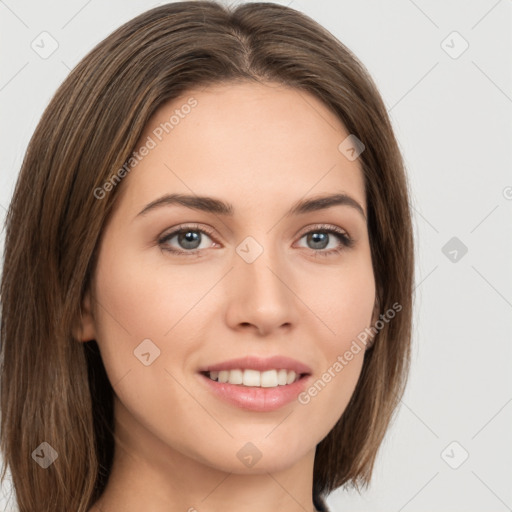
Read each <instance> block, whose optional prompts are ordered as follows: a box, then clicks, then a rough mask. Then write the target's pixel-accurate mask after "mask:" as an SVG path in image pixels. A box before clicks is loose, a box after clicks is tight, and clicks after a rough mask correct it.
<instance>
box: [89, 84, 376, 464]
mask: <svg viewBox="0 0 512 512" xmlns="http://www.w3.org/2000/svg"><path fill="white" fill-rule="evenodd" d="M348 136H349V133H348V132H347V131H346V129H345V128H344V127H343V125H342V124H341V123H340V121H339V120H338V119H337V117H336V116H335V115H334V114H333V113H332V112H331V111H330V110H328V109H327V108H326V107H325V106H324V105H323V104H322V103H321V102H320V101H319V100H317V99H316V98H315V97H313V96H311V95H309V94H307V93H305V92H299V91H296V90H293V89H290V88H285V87H282V86H278V85H276V84H268V85H259V84H249V83H244V84H231V85H223V86H214V87H213V86H211V87H208V88H205V89H198V90H194V91H190V92H189V93H186V94H184V95H183V96H182V97H180V98H179V99H176V100H173V101H172V102H170V103H167V104H165V105H164V106H163V107H161V108H160V109H159V110H158V111H157V112H156V114H155V115H154V116H153V118H152V119H151V121H150V123H148V126H147V127H146V130H145V133H144V134H143V136H142V137H141V138H140V140H139V143H138V144H137V147H136V151H137V155H135V156H134V160H132V164H135V165H134V166H133V167H132V168H131V170H130V171H129V172H128V173H126V176H125V177H124V178H123V179H122V182H121V183H120V184H119V185H117V186H119V187H122V188H123V190H122V194H121V195H120V196H119V197H118V200H119V202H118V203H117V206H116V209H115V211H114V213H113V215H112V217H111V219H110V221H109V223H108V225H107V226H106V228H105V230H104V232H103V235H102V240H101V245H100V252H99V257H98V263H97V267H96V269H95V274H94V276H93V282H92V288H91V292H92V296H89V295H88V296H87V298H86V300H85V303H84V307H85V311H86V312H87V311H88V308H91V310H92V315H90V316H88V315H87V314H86V316H85V317H84V323H83V330H82V339H84V340H86V339H93V338H94V339H96V340H97V342H98V345H99V347H100V351H101V355H102V358H103V361H104V364H105V368H106V371H107V374H108V377H109V379H110V382H111V383H112V385H113V388H114V391H115V395H116V402H115V415H116V421H117V425H118V427H117V428H118V433H120V435H121V433H122V436H123V439H124V441H125V442H126V443H127V445H129V447H130V449H131V450H132V451H133V452H134V453H135V452H138V453H139V455H140V456H141V457H147V458H148V459H150V460H152V461H153V463H158V462H161V463H162V464H163V465H165V464H166V462H165V461H166V460H169V458H172V456H173V455H177V456H180V457H185V458H187V459H190V460H194V461H195V462H196V463H197V462H199V463H201V464H204V465H207V466H209V467H213V468H217V469H221V470H223V471H229V472H232V473H244V472H245V473H247V472H263V471H275V470H279V469H284V468H287V467H291V466H292V465H293V464H295V463H298V462H299V461H300V460H304V459H305V458H307V457H309V458H310V459H309V460H311V457H312V455H313V454H314V449H315V446H316V445H317V443H318V442H320V441H321V440H322V439H323V438H324V437H325V436H326V435H327V434H328V432H329V431H330V430H331V428H332V427H333V426H334V425H335V423H336V422H337V421H338V419H339V418H340V416H341V415H342V413H343V411H344V410H345V408H346V406H347V403H348V401H349V399H350V397H351V395H352V393H353V391H354V388H355V386H356V383H357V380H358V377H359V375H360V371H361V367H362V363H363V358H364V350H361V348H360V346H361V343H359V351H357V350H356V349H355V347H356V346H357V344H356V345H354V340H356V339H357V335H358V334H360V333H361V332H362V331H364V329H365V328H366V327H369V326H370V325H371V322H372V313H373V308H374V302H375V283H374V275H373V270H372V262H371V255H370V246H369V239H368V231H367V224H366V220H365V216H366V211H367V205H366V203H365V189H364V182H363V175H362V171H361V167H360V163H359V159H358V158H355V156H357V153H354V152H351V151H347V144H348V143H349V141H350V139H349V140H348V141H345V139H346V138H347V137H348ZM343 141H345V142H343ZM342 143H343V144H342ZM340 144H342V145H341V148H340V149H339V146H340ZM143 148H146V149H143ZM356 150H357V148H356ZM354 155H355V156H354ZM122 174H123V173H121V176H122ZM108 188H109V187H108V186H107V187H105V190H108ZM120 192H121V190H120ZM107 193H109V192H108V191H107ZM335 194H338V195H339V197H338V199H340V200H339V201H337V202H336V201H333V202H330V201H329V200H326V201H325V202H324V203H312V205H311V206H310V207H307V206H305V207H303V208H297V205H298V204H300V203H303V204H307V203H305V202H307V201H310V200H312V199H318V198H320V197H324V196H332V195H335ZM175 195H179V196H182V199H181V200H178V199H176V198H175V199H172V198H173V197H175ZM207 198H208V199H207ZM98 200H106V199H98ZM187 205H188V206H187ZM221 206H222V207H221ZM180 229H181V230H182V232H181V234H180V233H176V231H178V230H180ZM336 231H338V232H339V234H337V233H336ZM347 237H348V239H350V241H351V242H350V243H348V244H347V243H346V240H347ZM91 299H92V300H91ZM271 358H273V359H271ZM235 359H240V360H241V361H235V362H233V361H232V360H235ZM209 370H211V371H212V372H213V373H212V374H210V376H208V374H207V373H206V372H208V371H209ZM221 370H223V371H222V372H221ZM228 370H234V371H228ZM245 370H247V371H245ZM292 370H294V371H295V372H296V373H297V375H296V376H294V374H293V373H292ZM216 372H217V373H216ZM216 376H217V378H220V380H221V381H225V380H226V379H228V382H218V381H213V380H212V379H211V377H216ZM297 377H300V378H299V380H298V381H296V382H294V383H292V384H284V382H286V381H287V382H291V381H292V380H294V379H295V378H297ZM240 380H241V381H242V383H241V384H240ZM315 383H316V386H315ZM276 384H277V385H276ZM155 461H156V462H155Z"/></svg>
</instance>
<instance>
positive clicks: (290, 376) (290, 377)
mask: <svg viewBox="0 0 512 512" xmlns="http://www.w3.org/2000/svg"><path fill="white" fill-rule="evenodd" d="M296 376H297V374H296V373H295V372H294V371H293V370H292V371H291V372H288V375H287V376H286V384H291V383H292V382H293V381H294V380H295V377H296Z"/></svg>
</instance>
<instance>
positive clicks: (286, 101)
mask: <svg viewBox="0 0 512 512" xmlns="http://www.w3.org/2000/svg"><path fill="white" fill-rule="evenodd" d="M349 135H350V134H349V133H348V132H347V130H346V128H345V127H344V125H343V124H342V122H341V121H340V120H339V118H338V117H337V116H336V115H335V114H334V112H332V111H331V110H330V109H328V108H327V107H326V106H325V105H324V104H323V102H321V101H320V100H319V99H318V98H316V97H314V96H313V95H311V94H309V93H307V92H304V91H299V90H296V89H293V88H290V87H286V86H282V85H279V84H272V83H270V84H259V83H252V82H251V83H233V84H222V85H215V86H208V87H206V88H198V89H193V90H190V91H188V92H186V93H184V94H183V95H181V96H180V97H178V98H175V99H173V100H172V101H169V102H167V103H165V104H164V105H162V106H161V107H160V108H159V109H158V110H157V111H156V113H155V114H154V115H153V116H152V118H151V119H150V121H149V122H148V123H147V125H146V127H145V130H144V132H143V134H142V136H141V137H140V139H139V142H138V144H137V145H136V148H135V151H137V150H139V149H141V148H142V147H144V146H147V147H150V148H151V149H150V150H149V151H145V152H144V153H145V156H143V157H140V160H139V161H138V162H137V163H136V165H135V166H133V167H132V170H131V171H130V173H129V175H128V176H127V178H126V179H125V181H126V182H127V183H123V187H127V190H125V194H124V195H125V196H127V197H126V200H127V201H128V202H129V203H130V204H132V205H134V207H137V206H140V204H141V203H142V202H144V201H145V202H149V201H151V200H154V199H155V197H156V195H161V194H163V193H171V192H181V193H187V194H197V195H209V196H215V197H219V198H226V199H229V201H230V202H232V203H234V204H237V203H238V206H239V208H243V207H250V206H258V205H259V206H263V205H265V206H268V205H269V204H274V203H276V202H277V203H284V204H285V205H286V204H287V203H290V204H291V203H292V202H295V201H296V200H297V199H298V198H301V197H304V196H308V195H316V194H320V193H325V192H331V193H332V192H341V193H348V194H350V195H351V196H353V197H354V198H355V199H356V200H357V201H358V202H359V203H360V204H361V205H362V206H363V208H364V209H365V210H366V205H365V193H364V180H363V174H362V170H361V167H360V163H359V160H358V159H356V160H349V159H348V158H347V157H346V156H345V154H344V153H343V152H342V151H340V149H339V146H340V144H341V143H342V142H343V141H344V140H345V139H346V138H347V137H348V136H349Z"/></svg>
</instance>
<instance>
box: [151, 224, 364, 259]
mask: <svg viewBox="0 0 512 512" xmlns="http://www.w3.org/2000/svg"><path fill="white" fill-rule="evenodd" d="M189 231H192V232H194V231H197V232H200V233H204V234H206V235H208V236H209V237H210V238H212V239H213V241H214V242H215V238H214V235H213V232H212V231H211V230H210V229H208V228H206V227H204V226H203V227H200V226H199V225H197V224H194V225H181V226H178V227H177V228H176V229H175V230H174V231H172V232H171V233H168V234H166V235H164V236H163V237H161V238H160V239H159V240H158V244H159V246H160V247H161V249H162V250H163V251H167V252H170V253H171V254H174V255H177V256H185V255H186V256H190V257H199V256H200V254H199V253H200V252H201V251H203V249H192V250H190V251H184V250H181V249H169V247H168V246H167V247H165V246H164V245H165V244H166V242H168V241H169V240H171V239H172V238H174V237H175V236H176V235H179V234H180V233H187V232H189ZM320 232H322V233H327V234H333V235H335V236H336V237H337V238H338V240H339V241H340V245H339V246H338V247H337V248H335V249H330V250H328V251H325V250H322V249H310V250H311V251H313V253H314V255H315V257H316V256H324V257H327V256H334V255H337V254H339V253H341V252H342V251H344V250H345V249H350V248H351V247H353V245H354V240H353V239H352V238H350V236H349V235H348V234H347V233H346V232H345V231H343V230H341V229H340V228H337V227H334V226H329V225H320V224H319V225H316V226H313V228H311V229H310V230H309V231H306V232H305V233H302V234H301V236H300V238H299V240H300V239H302V238H303V237H304V236H306V235H309V234H311V233H320Z"/></svg>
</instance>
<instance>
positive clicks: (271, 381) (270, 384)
mask: <svg viewBox="0 0 512 512" xmlns="http://www.w3.org/2000/svg"><path fill="white" fill-rule="evenodd" d="M276 386H277V371H276V370H267V371H266V372H261V387H262V388H275V387H276Z"/></svg>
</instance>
